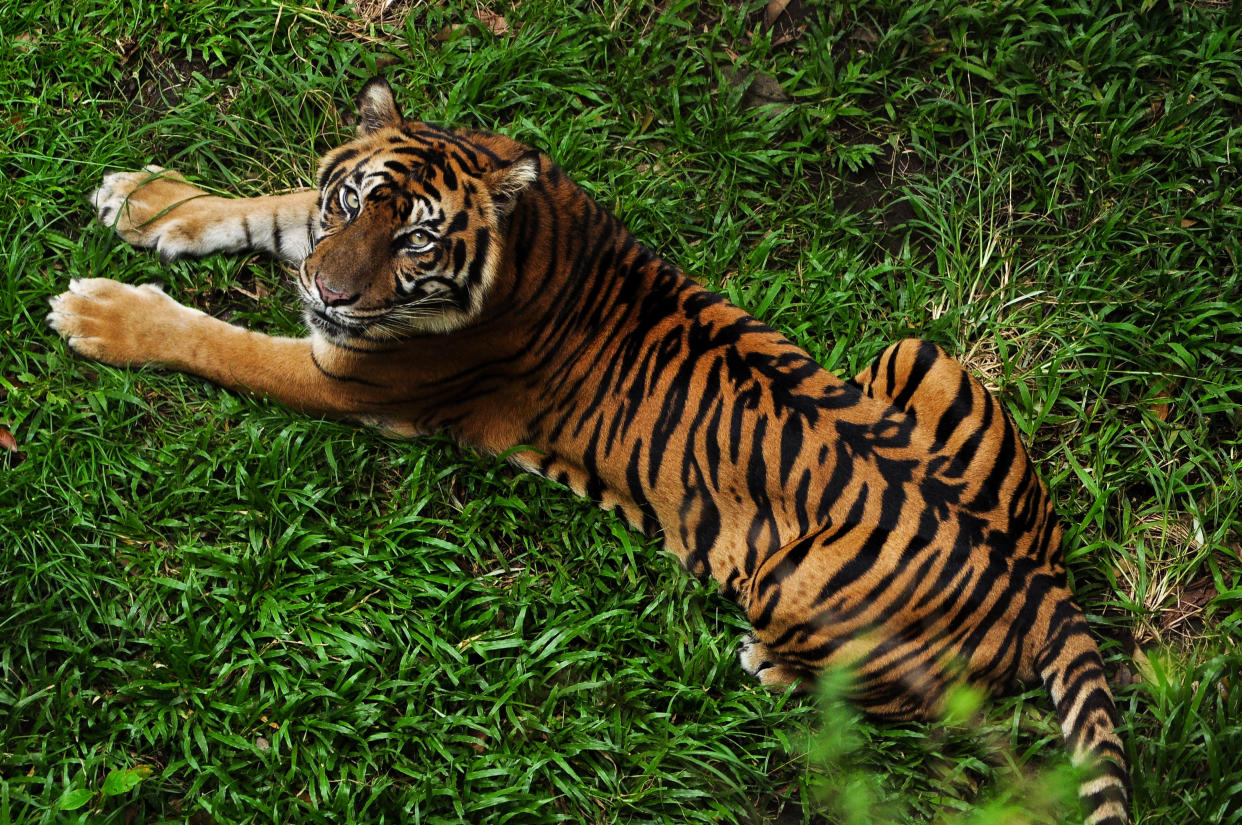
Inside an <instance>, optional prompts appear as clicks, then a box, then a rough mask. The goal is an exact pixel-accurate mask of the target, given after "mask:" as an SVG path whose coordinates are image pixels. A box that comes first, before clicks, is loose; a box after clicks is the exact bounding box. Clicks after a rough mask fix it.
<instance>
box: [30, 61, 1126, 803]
mask: <svg viewBox="0 0 1242 825" xmlns="http://www.w3.org/2000/svg"><path fill="white" fill-rule="evenodd" d="M357 108H358V115H357V121H356V127H355V135H354V137H353V139H352V140H350V141H349V142H347V143H345V144H344V145H342V146H339V147H338V148H336V149H334V150H332V151H329V152H328V153H327V154H326V155H325V156H324V157H323V158H322V160H321V162H320V164H319V166H318V171H317V173H316V178H315V187H314V188H313V189H306V190H300V191H295V192H291V193H286V194H276V195H268V196H263V197H253V198H235V197H225V196H217V195H212V194H209V193H208V192H206V191H204V190H203V189H201V188H199V187H197V186H195V185H194V184H192V183H190V182H189V181H188V180H187V179H186V178H185V177H184V176H182V175H180V174H178V173H176V172H173V171H169V170H165V169H163V168H161V167H159V166H148V167H146V169H144V170H143V171H140V172H116V173H112V174H108V175H106V176H105V177H104V178H103V181H102V184H101V185H100V187H99V188H98V189H97V190H95V191H94V192H93V194H92V195H91V202H92V204H93V206H94V209H95V212H96V214H97V217H98V219H99V220H100V221H101V222H103V223H104V224H106V225H108V226H110V227H112V228H113V229H114V231H115V233H116V234H117V235H119V236H120V238H121V239H122V240H124V241H126V242H128V243H129V244H131V245H133V246H136V247H141V248H149V249H153V250H155V251H156V252H157V253H158V255H159V257H160V258H161V260H162V261H164V262H168V261H171V260H174V259H177V258H181V257H186V256H191V257H199V256H205V255H208V254H212V253H239V252H251V251H260V252H263V253H267V254H269V255H271V256H273V257H275V258H277V259H279V260H282V261H285V262H287V263H288V264H290V265H291V266H290V269H291V271H294V272H296V276H295V277H293V281H294V287H295V288H296V290H297V294H298V297H299V299H300V304H301V308H302V312H303V316H304V319H305V323H306V326H307V328H308V330H309V334H308V335H306V336H305V337H276V336H271V335H265V334H261V333H259V332H255V331H252V330H249V329H246V328H244V327H241V326H236V325H232V324H230V323H227V322H225V321H223V320H220V319H217V318H214V317H211V316H209V315H207V314H205V313H203V312H201V311H199V310H197V309H194V308H191V307H189V306H185V305H183V304H180V303H178V302H177V301H175V300H174V299H173V298H171V297H170V296H168V295H167V294H165V293H164V292H163V291H162V289H161V288H160V287H158V286H156V285H153V284H144V285H141V286H132V285H127V284H123V283H120V282H118V281H116V280H112V279H107V278H79V279H73V280H71V281H70V283H69V285H68V289H67V291H65V292H63V293H61V294H59V295H57V296H55V297H53V298H51V299H50V304H51V311H50V314H49V315H48V318H47V320H48V323H49V324H50V326H51V327H52V328H53V329H54V330H55V331H56V332H57V333H59V334H60V335H61V336H62V337H63V338H64V339H65V340H66V341H67V342H68V346H69V347H70V348H71V349H72V350H73V351H75V352H77V353H79V354H80V355H82V356H85V357H87V358H91V359H95V360H98V361H101V362H104V363H107V364H112V365H117V366H125V367H139V366H144V365H156V366H160V367H164V368H171V369H173V370H178V371H182V372H185V373H190V374H193V375H196V376H200V377H202V378H205V379H207V380H209V381H212V382H215V383H216V384H218V385H220V386H222V387H225V388H227V389H230V390H234V391H238V392H242V393H248V394H252V395H254V396H259V397H263V398H269V399H272V400H274V401H276V402H279V403H281V404H284V405H286V406H288V407H290V408H293V409H295V410H299V411H303V412H306V413H311V414H315V415H322V416H327V417H335V418H340V419H347V420H352V421H355V422H359V423H361V424H364V425H368V426H373V427H377V428H380V429H381V430H384V431H386V432H388V433H390V434H394V435H397V436H402V437H414V436H419V435H426V434H432V433H448V434H450V435H451V436H452V437H454V438H455V439H456V440H458V441H459V442H462V443H463V444H466V445H469V446H471V447H473V448H475V449H477V450H479V451H482V452H484V453H492V454H497V455H504V456H507V457H508V458H509V460H511V461H512V462H513V463H514V464H516V465H518V467H520V468H522V469H524V470H527V471H531V472H534V473H537V474H540V475H542V476H545V477H547V478H549V479H552V480H554V481H556V482H559V483H560V484H562V485H564V486H566V487H569V488H570V489H571V490H573V491H574V492H575V493H577V494H579V495H582V496H586V497H589V498H590V499H592V500H594V501H595V502H597V503H598V504H599V505H600V506H601V507H603V508H604V509H606V510H616V511H618V512H619V513H620V514H621V515H622V516H623V517H624V518H625V519H626V520H627V521H628V522H629V523H630V524H631V525H633V526H634V527H635V528H637V529H639V530H641V531H642V532H644V533H647V534H649V535H658V536H661V537H662V539H663V544H664V546H665V547H666V549H667V550H669V551H671V552H672V553H673V554H675V555H676V556H677V557H678V558H679V559H680V561H681V563H682V564H683V565H684V567H685V568H686V569H687V570H688V571H689V573H690V574H692V575H694V576H696V577H698V578H699V579H701V580H704V581H711V580H714V581H715V582H716V586H717V587H718V588H719V591H720V592H721V593H722V594H723V595H724V596H725V597H726V598H727V599H730V600H733V601H735V602H736V603H737V604H738V605H739V606H740V608H741V610H742V611H744V613H745V615H746V617H747V618H748V620H749V622H750V628H751V629H750V632H749V633H748V634H747V635H746V636H745V637H744V638H743V639H742V640H741V642H740V645H739V658H740V664H741V667H742V669H743V670H744V671H746V672H747V673H748V674H750V675H751V676H753V677H755V678H756V679H757V680H758V681H759V683H760V684H762V685H765V686H768V687H770V688H773V689H787V688H792V687H797V686H803V687H805V686H806V685H810V684H813V683H814V680H815V678H816V676H817V674H820V673H822V672H823V671H824V670H825V669H826V668H839V667H840V668H848V670H849V672H850V673H851V674H852V677H853V682H852V684H853V688H852V690H851V697H852V699H853V700H854V701H855V702H856V703H857V704H858V705H859V706H861V708H862V709H863V710H865V711H866V712H868V713H870V714H872V715H873V716H876V717H880V718H883V719H893V720H919V719H923V720H926V719H934V718H935V717H936V716H937V714H939V713H940V712H942V710H943V708H944V705H945V702H946V696H947V695H948V693H949V691H950V690H951V689H952V688H954V687H955V686H956V685H960V684H963V683H966V684H970V685H974V686H977V687H979V688H981V689H983V690H985V691H988V692H991V693H997V694H999V693H1002V692H1004V691H1007V690H1010V689H1012V688H1013V687H1014V686H1015V685H1019V684H1022V683H1026V682H1033V681H1035V680H1039V681H1040V682H1042V684H1043V685H1044V687H1045V688H1046V690H1047V692H1048V694H1049V695H1050V697H1051V700H1052V703H1053V705H1054V707H1055V709H1056V711H1057V713H1058V716H1059V720H1060V724H1061V728H1062V732H1063V736H1064V739H1065V741H1066V744H1067V747H1068V750H1069V752H1070V755H1071V759H1072V761H1073V762H1075V763H1078V764H1083V765H1084V766H1086V767H1085V768H1084V772H1083V774H1082V776H1083V777H1084V778H1083V779H1082V780H1081V785H1080V788H1079V796H1080V800H1081V802H1082V803H1083V804H1082V808H1083V811H1084V816H1085V818H1086V821H1087V822H1089V823H1093V825H1120V824H1121V823H1125V822H1127V821H1128V819H1129V795H1130V788H1129V779H1128V768H1127V761H1126V756H1125V752H1124V747H1123V744H1122V741H1121V739H1120V736H1119V734H1118V732H1117V726H1118V718H1117V712H1116V708H1115V706H1114V702H1113V697H1112V694H1111V692H1110V690H1109V686H1108V682H1107V679H1106V676H1105V672H1104V666H1103V661H1102V658H1101V655H1100V652H1099V649H1098V647H1097V645H1096V642H1095V641H1094V639H1093V638H1092V636H1091V634H1090V632H1089V630H1088V627H1087V623H1086V620H1085V617H1084V614H1083V612H1082V610H1081V609H1080V608H1079V607H1078V606H1077V604H1076V603H1075V601H1074V598H1073V594H1072V593H1071V591H1070V588H1069V586H1068V583H1067V577H1066V568H1065V563H1064V561H1063V557H1062V550H1061V527H1060V525H1059V523H1058V521H1057V517H1056V516H1055V514H1054V512H1053V507H1052V502H1051V500H1050V497H1049V494H1048V492H1047V490H1046V488H1045V487H1044V485H1043V483H1042V482H1041V481H1040V479H1039V477H1038V476H1037V475H1036V473H1035V469H1034V467H1033V465H1032V463H1031V460H1030V458H1029V457H1028V455H1027V452H1026V449H1025V448H1024V446H1023V444H1022V441H1021V439H1020V437H1019V433H1018V431H1017V429H1016V427H1015V425H1014V423H1013V420H1012V419H1011V417H1010V416H1009V414H1008V413H1007V412H1006V410H1005V409H1004V407H1003V406H1002V404H1001V403H1000V402H999V401H998V400H997V399H996V398H995V397H994V396H993V395H992V394H991V393H990V392H989V391H988V390H987V389H986V388H985V387H984V385H983V384H982V383H981V382H980V381H979V380H978V379H977V378H975V377H974V376H972V375H971V374H970V373H969V372H968V371H967V370H965V369H964V368H963V367H962V366H961V365H960V364H959V363H958V362H957V361H955V360H953V359H952V358H950V357H949V356H948V355H947V354H946V353H945V352H944V351H943V350H942V349H941V348H940V347H938V346H936V345H935V344H932V343H929V342H926V341H922V340H918V339H909V340H903V341H899V342H897V343H894V344H892V345H891V346H889V347H888V348H887V349H885V350H884V351H883V352H882V353H881V354H880V355H879V356H878V357H877V358H875V360H874V361H873V362H872V363H871V364H870V366H868V367H867V368H866V369H864V370H863V371H862V372H861V373H859V374H858V375H856V376H855V377H853V378H851V379H848V380H843V379H841V378H839V377H837V376H836V375H834V374H833V373H831V372H829V371H827V370H826V369H824V368H823V367H821V366H820V365H819V364H818V363H816V362H815V361H814V360H813V359H812V358H811V357H810V356H809V355H808V354H807V353H806V352H804V351H803V350H802V349H800V348H798V347H797V346H795V345H794V344H793V343H791V342H790V341H789V340H787V339H786V338H785V337H783V336H782V335H781V334H780V333H778V332H777V331H775V330H773V329H772V328H770V327H768V326H766V325H764V324H763V323H761V322H760V321H758V320H756V319H755V318H753V317H751V316H750V315H748V314H747V313H746V312H744V311H743V310H742V309H739V308H738V307H736V306H734V305H733V304H731V303H730V302H729V301H727V300H726V299H725V298H723V297H722V296H720V295H719V294H717V293H714V292H712V291H709V290H708V289H706V288H704V287H703V286H701V285H699V284H698V283H697V282H695V281H694V280H692V279H691V278H690V277H689V276H687V275H686V274H685V273H683V272H682V271H681V270H680V269H678V268H677V267H676V266H674V265H673V264H671V263H668V262H667V261H665V260H664V259H662V258H661V257H659V256H658V255H657V254H656V253H655V252H653V251H652V250H651V249H649V248H648V247H646V246H645V245H643V244H642V243H640V242H639V241H638V240H637V239H636V238H635V237H634V236H633V235H632V234H630V232H629V231H628V230H627V229H626V228H625V227H624V226H623V225H622V224H621V222H620V221H619V220H618V219H617V218H616V217H614V216H613V215H612V214H611V213H610V212H608V211H607V210H606V209H604V208H602V207H601V206H600V205H598V204H597V203H596V202H595V201H594V200H593V199H592V198H591V197H590V196H588V195H587V194H586V192H585V191H584V190H583V189H582V188H580V187H579V186H578V185H577V184H576V183H574V182H573V181H572V180H570V179H569V178H568V177H567V175H566V174H565V173H564V171H563V170H562V169H561V168H560V167H558V166H557V165H556V164H555V163H554V162H553V161H552V160H551V159H550V158H549V157H547V156H546V155H544V154H543V153H541V152H539V151H537V150H535V149H532V148H530V147H528V146H525V145H523V144H520V143H518V142H516V141H514V140H512V139H509V138H507V137H504V136H501V135H498V134H493V133H489V132H481V131H467V130H454V129H449V128H444V127H441V126H437V125H433V124H431V123H425V122H421V121H417V120H408V119H406V118H405V117H404V116H403V115H402V113H401V111H400V109H399V108H398V105H397V102H396V100H395V97H394V93H393V90H392V88H391V86H390V85H389V84H388V83H387V81H386V80H384V79H383V78H375V79H372V80H371V81H369V82H368V83H366V85H365V86H364V87H363V88H362V90H361V92H360V94H359V96H358V101H357Z"/></svg>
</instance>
